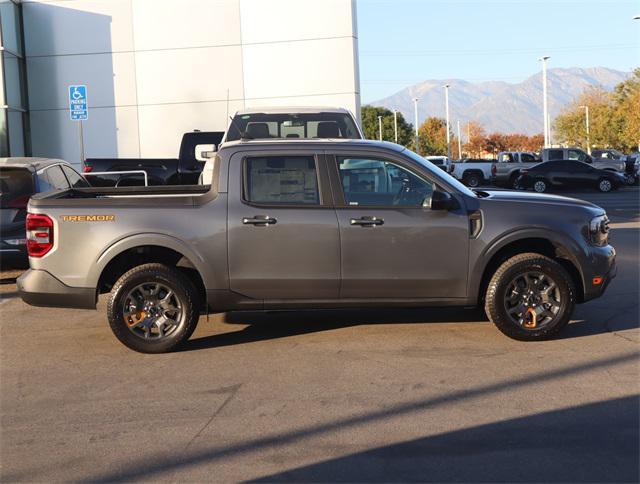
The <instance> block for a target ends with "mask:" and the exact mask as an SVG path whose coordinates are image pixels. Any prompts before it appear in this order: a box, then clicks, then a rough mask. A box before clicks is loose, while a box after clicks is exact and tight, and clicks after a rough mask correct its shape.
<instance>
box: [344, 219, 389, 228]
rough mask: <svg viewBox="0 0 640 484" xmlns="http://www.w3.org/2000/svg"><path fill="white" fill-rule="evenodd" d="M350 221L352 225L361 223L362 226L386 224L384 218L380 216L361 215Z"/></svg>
mask: <svg viewBox="0 0 640 484" xmlns="http://www.w3.org/2000/svg"><path fill="white" fill-rule="evenodd" d="M350 223H351V225H360V226H361V227H373V226H375V225H382V224H384V220H383V219H381V218H378V217H360V218H352V219H351V220H350Z"/></svg>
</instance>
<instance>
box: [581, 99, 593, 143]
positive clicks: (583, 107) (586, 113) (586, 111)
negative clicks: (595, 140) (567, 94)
mask: <svg viewBox="0 0 640 484" xmlns="http://www.w3.org/2000/svg"><path fill="white" fill-rule="evenodd" d="M580 107H581V108H582V109H584V123H585V126H586V128H587V153H589V154H591V139H590V136H589V106H580Z"/></svg>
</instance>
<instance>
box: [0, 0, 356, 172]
mask: <svg viewBox="0 0 640 484" xmlns="http://www.w3.org/2000/svg"><path fill="white" fill-rule="evenodd" d="M0 1H1V2H2V3H1V7H2V10H1V11H0V13H1V14H2V55H3V61H4V62H3V66H4V68H3V69H2V71H3V73H2V79H3V87H4V90H3V91H4V93H3V95H4V100H3V101H4V102H2V104H3V106H4V107H3V110H4V112H3V113H2V114H3V118H4V119H3V121H2V123H3V124H2V132H1V133H0V135H1V136H2V137H3V140H2V149H3V151H4V152H5V153H3V154H2V155H0V156H6V155H7V154H10V155H12V156H19V155H22V154H25V153H26V154H33V155H34V156H47V157H59V158H63V159H66V160H69V161H71V162H73V163H79V161H80V148H79V129H78V122H77V121H71V119H70V115H69V92H68V86H70V85H86V86H87V91H88V93H87V99H88V106H89V117H88V120H86V121H84V122H83V123H84V124H83V133H84V144H85V154H86V156H87V157H100V156H105V157H116V156H118V157H175V156H176V155H177V152H178V145H179V142H180V138H181V135H182V133H183V132H185V131H191V130H194V129H199V130H202V131H209V130H215V131H219V130H224V129H225V128H226V126H227V123H228V116H229V115H231V114H233V112H235V111H236V110H237V109H240V108H246V107H254V106H282V105H297V106H302V105H306V106H314V105H315V106H321V105H322V106H340V107H345V108H347V109H350V110H351V111H353V112H354V113H355V114H356V116H359V108H360V95H359V79H358V52H357V49H358V45H357V44H358V38H357V29H356V11H355V0H322V1H319V0H57V1H47V0H37V1H35V0H23V1H20V2H18V1H16V0H0ZM16 90H18V91H20V92H16ZM21 130H22V131H21ZM21 137H22V140H21V139H20V138H21Z"/></svg>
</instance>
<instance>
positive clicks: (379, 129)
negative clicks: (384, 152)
mask: <svg viewBox="0 0 640 484" xmlns="http://www.w3.org/2000/svg"><path fill="white" fill-rule="evenodd" d="M378 139H379V140H380V141H382V116H378Z"/></svg>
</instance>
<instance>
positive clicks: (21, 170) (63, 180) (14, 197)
mask: <svg viewBox="0 0 640 484" xmlns="http://www.w3.org/2000/svg"><path fill="white" fill-rule="evenodd" d="M88 186H89V184H88V183H87V182H86V181H85V179H84V178H83V177H82V176H81V175H80V174H78V172H76V171H75V170H74V169H73V167H72V166H71V164H69V163H67V162H66V161H62V160H52V159H48V158H0V263H1V264H2V265H3V266H4V265H6V263H7V262H9V260H11V262H13V263H15V264H17V265H26V264H27V246H26V243H27V241H26V233H25V219H26V216H27V203H28V202H29V198H31V195H33V194H34V193H40V192H48V191H50V190H67V189H69V188H86V187H88Z"/></svg>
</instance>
